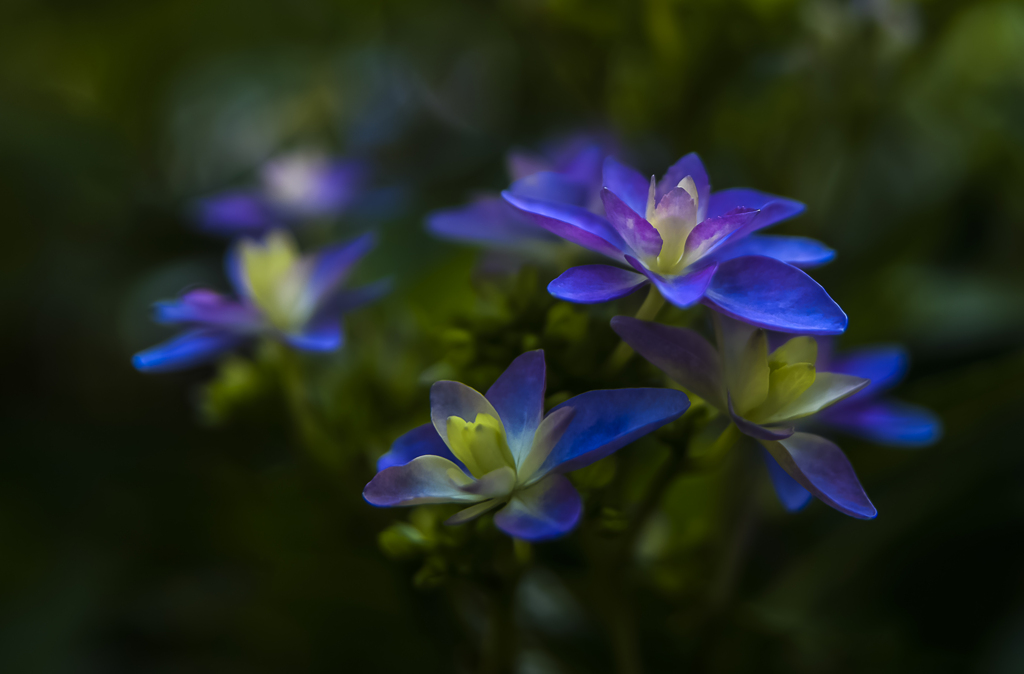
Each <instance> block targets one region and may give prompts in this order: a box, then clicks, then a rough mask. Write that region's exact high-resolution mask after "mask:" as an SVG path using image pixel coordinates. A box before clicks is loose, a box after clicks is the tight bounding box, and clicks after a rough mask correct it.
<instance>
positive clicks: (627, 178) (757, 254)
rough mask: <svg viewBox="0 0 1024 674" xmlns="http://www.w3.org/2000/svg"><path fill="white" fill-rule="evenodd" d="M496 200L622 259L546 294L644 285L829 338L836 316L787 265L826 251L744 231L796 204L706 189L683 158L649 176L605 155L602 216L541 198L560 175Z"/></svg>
mask: <svg viewBox="0 0 1024 674" xmlns="http://www.w3.org/2000/svg"><path fill="white" fill-rule="evenodd" d="M530 181H531V184H532V192H531V193H529V194H526V193H524V192H523V191H522V190H520V189H519V187H518V185H514V186H513V187H512V189H510V190H508V191H506V192H503V193H502V196H504V198H505V200H506V201H507V202H509V203H510V204H512V205H513V206H515V207H516V208H518V209H519V210H520V211H521V212H523V213H524V214H526V215H528V216H529V217H531V218H532V219H533V220H534V221H535V222H536V223H537V224H539V225H541V226H542V227H544V228H546V229H548V230H549V231H551V232H553V233H555V234H557V235H559V236H561V237H563V238H566V239H568V240H570V241H573V242H575V243H578V244H580V245H581V246H584V247H586V248H589V249H590V250H593V251H596V252H598V253H602V254H604V255H607V256H608V257H610V258H612V259H614V260H616V261H619V262H623V263H628V264H629V265H630V266H631V267H633V269H634V270H635V271H630V270H627V269H622V268H620V267H612V266H608V265H600V264H598V265H585V266H581V267H574V268H572V269H569V270H568V271H566V272H565V273H564V274H562V275H561V276H559V277H558V278H557V279H555V280H554V281H552V282H551V284H550V285H549V286H548V290H549V291H550V292H551V294H552V295H554V296H555V297H558V298H559V299H563V300H566V301H569V302H578V303H583V304H589V303H596V302H605V301H607V300H612V299H616V298H619V297H623V296H625V295H628V294H630V293H632V292H633V291H635V290H637V289H639V288H641V287H644V286H646V285H648V284H651V283H653V284H654V286H655V287H656V288H657V289H658V291H659V292H660V293H661V295H663V296H664V297H665V299H667V300H668V301H669V302H671V303H672V304H674V305H676V306H678V307H681V308H687V307H690V306H693V305H694V304H696V303H697V302H703V303H705V304H707V305H709V306H711V307H712V308H714V309H715V310H716V311H718V312H720V313H723V314H725V315H727V316H732V317H734V318H737V319H740V320H743V321H746V322H748V323H751V324H753V325H756V326H758V327H763V328H767V329H771V330H777V331H780V332H796V333H802V334H838V333H841V332H843V330H845V329H846V323H847V318H846V314H844V313H843V311H842V310H841V309H840V308H839V306H838V305H836V303H835V302H834V301H832V298H831V297H829V296H828V294H827V293H826V292H825V290H824V289H822V287H821V286H820V285H818V284H817V283H816V282H815V281H814V280H813V279H812V278H811V277H810V276H808V275H807V274H805V273H804V272H803V271H801V270H800V269H797V267H796V266H794V265H797V266H803V267H810V266H814V265H818V264H823V263H825V262H828V261H829V260H831V259H832V257H833V256H834V252H833V251H832V250H831V249H829V248H827V247H825V246H824V245H822V244H821V243H819V242H817V241H814V240H812V239H806V238H802V237H792V236H771V237H770V236H761V235H753V233H754V232H756V231H758V230H760V229H762V228H764V227H767V226H769V225H773V224H775V223H777V222H779V221H780V220H784V219H786V218H789V217H792V216H794V215H797V214H798V213H801V212H802V211H803V210H804V206H803V204H801V203H799V202H797V201H793V200H792V199H785V198H782V197H777V196H773V195H770V194H765V193H764V192H758V191H756V190H751V189H742V188H738V189H728V190H722V191H719V192H714V193H712V192H711V186H710V183H709V182H708V177H707V173H706V171H705V170H704V165H703V164H702V163H701V161H700V158H699V157H698V156H697V155H696V154H688V155H686V156H685V157H683V158H682V159H680V160H679V161H678V162H676V163H675V164H674V165H673V166H672V167H670V168H669V170H668V172H666V174H665V176H664V177H663V178H662V179H661V181H659V182H655V180H654V177H653V176H652V177H651V179H650V181H647V180H644V178H643V177H642V176H641V175H640V174H639V173H638V172H637V171H636V170H634V169H632V168H630V167H628V166H625V165H623V164H620V163H619V162H618V161H616V160H615V159H614V158H613V157H608V158H607V159H606V160H605V162H604V166H603V183H604V188H603V189H602V190H601V200H602V202H603V205H604V213H605V217H602V216H600V215H597V214H595V213H594V212H592V211H590V210H587V209H585V208H581V207H580V206H578V205H576V204H572V203H567V202H565V201H560V200H557V199H552V198H547V197H545V196H544V194H545V192H547V193H553V194H557V192H558V188H559V187H560V185H561V184H562V183H564V180H563V179H562V178H561V177H560V176H558V174H555V173H540V174H536V175H534V176H531V178H530Z"/></svg>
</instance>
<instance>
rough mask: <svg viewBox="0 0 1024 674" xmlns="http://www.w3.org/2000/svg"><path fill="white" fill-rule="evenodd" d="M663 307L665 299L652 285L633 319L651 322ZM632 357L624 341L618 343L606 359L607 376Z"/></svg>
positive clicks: (631, 350)
mask: <svg viewBox="0 0 1024 674" xmlns="http://www.w3.org/2000/svg"><path fill="white" fill-rule="evenodd" d="M663 306H665V298H664V297H663V296H662V294H661V293H660V292H658V288H657V287H656V286H655V285H654V284H653V283H652V284H651V289H650V291H649V292H648V293H647V299H645V300H644V303H643V304H642V305H640V308H639V309H638V310H637V312H636V316H635V318H638V319H640V320H642V321H653V320H654V319H655V317H656V316H657V315H658V312H659V311H661V308H662V307H663ZM632 357H633V348H632V347H631V346H630V345H629V344H626V342H624V341H623V342H619V345H618V346H617V347H616V348H615V351H613V352H612V355H611V357H610V358H609V359H608V364H607V366H606V368H605V369H606V370H607V371H608V373H609V374H614V373H616V372H618V371H619V370H621V369H622V368H623V366H625V365H626V363H628V362H629V359H630V358H632Z"/></svg>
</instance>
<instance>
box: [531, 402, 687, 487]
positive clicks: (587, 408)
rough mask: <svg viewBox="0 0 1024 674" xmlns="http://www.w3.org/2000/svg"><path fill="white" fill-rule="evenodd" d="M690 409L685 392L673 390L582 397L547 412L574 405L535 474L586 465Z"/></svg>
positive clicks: (561, 470)
mask: <svg viewBox="0 0 1024 674" xmlns="http://www.w3.org/2000/svg"><path fill="white" fill-rule="evenodd" d="M689 406H690V400H689V398H687V397H686V394H685V393H683V392H682V391H675V390H672V389H663V388H625V389H614V390H599V391H588V392H587V393H581V394H580V395H578V396H576V397H575V398H570V399H569V400H567V401H565V402H564V403H562V404H561V405H558V406H556V407H555V408H554V409H552V410H551V411H552V412H554V411H555V410H557V409H561V408H562V407H572V408H573V409H574V410H575V412H576V413H575V415H574V416H573V420H572V423H571V424H570V425H569V428H568V429H566V431H565V434H564V435H563V436H562V439H561V440H559V442H558V444H557V445H555V448H554V449H553V450H552V451H551V454H550V455H548V458H547V460H546V461H545V462H544V465H543V466H541V469H540V471H539V472H540V473H546V472H549V471H552V470H557V471H558V472H560V473H566V472H569V471H571V470H576V469H578V468H583V467H584V466H587V465H590V464H591V463H593V462H595V461H597V460H599V459H603V458H604V457H606V456H608V455H609V454H611V453H613V452H615V451H616V450H618V449H620V448H622V447H624V446H626V445H628V444H629V443H631V442H633V441H634V440H636V439H638V438H641V437H643V436H645V435H647V434H648V433H650V432H651V431H654V430H657V429H658V428H661V427H662V426H664V425H665V424H667V423H669V422H670V421H672V420H674V419H677V418H678V417H679V416H680V415H682V414H683V412H685V411H686V409H687V408H688V407H689Z"/></svg>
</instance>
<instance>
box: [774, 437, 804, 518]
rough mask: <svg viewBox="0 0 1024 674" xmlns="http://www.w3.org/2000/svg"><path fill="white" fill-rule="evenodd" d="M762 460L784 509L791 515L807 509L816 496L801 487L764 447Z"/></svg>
mask: <svg viewBox="0 0 1024 674" xmlns="http://www.w3.org/2000/svg"><path fill="white" fill-rule="evenodd" d="M761 458H763V459H764V465H765V467H766V468H767V469H768V477H770V478H771V480H772V486H773V487H775V495H776V496H778V497H779V502H780V503H781V504H782V507H783V508H785V509H786V510H788V511H789V512H791V513H795V512H798V511H800V510H803V509H804V508H806V507H807V504H808V503H810V502H811V499H812V498H813V497H814V495H813V494H811V492H809V491H807V490H806V489H804V488H803V487H801V486H800V483H799V482H797V481H796V480H794V479H793V478H791V477H790V476H789V473H787V472H786V471H785V470H783V469H782V466H780V465H779V462H778V461H776V460H775V459H773V458H772V455H771V454H769V453H768V450H766V449H765V448H763V447H762V448H761Z"/></svg>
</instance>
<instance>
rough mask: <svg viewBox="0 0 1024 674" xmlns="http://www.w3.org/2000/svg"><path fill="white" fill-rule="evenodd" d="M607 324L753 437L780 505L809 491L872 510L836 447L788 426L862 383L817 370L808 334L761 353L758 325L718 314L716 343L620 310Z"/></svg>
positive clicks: (848, 508) (839, 504)
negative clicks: (763, 450) (632, 316)
mask: <svg viewBox="0 0 1024 674" xmlns="http://www.w3.org/2000/svg"><path fill="white" fill-rule="evenodd" d="M612 328H613V329H614V330H615V331H616V332H617V333H618V334H619V336H620V337H622V339H623V340H625V342H626V343H627V344H629V345H630V346H631V347H633V348H634V349H635V350H636V351H637V353H639V354H640V355H642V356H643V357H644V358H646V359H647V360H648V361H650V362H651V363H652V364H653V365H655V366H656V367H658V368H659V369H660V370H662V371H663V372H664V373H665V374H667V375H668V376H669V377H670V378H671V379H673V380H674V381H676V382H677V383H679V384H680V385H682V386H683V387H684V388H685V389H687V390H688V391H691V392H692V393H694V394H696V395H698V396H700V397H701V398H702V399H704V401H705V402H707V404H708V405H710V406H712V407H714V408H716V409H718V410H719V411H721V412H723V413H725V414H728V415H729V418H730V419H731V420H732V422H733V423H734V424H735V425H736V428H738V429H739V431H740V432H741V433H743V434H745V435H748V436H750V437H752V438H754V439H756V440H757V441H758V442H760V443H761V446H762V447H763V448H764V449H765V450H766V451H765V452H763V455H764V460H765V463H766V465H767V466H768V471H769V474H770V475H771V478H772V483H773V484H774V485H775V490H776V493H778V495H779V499H780V500H781V501H782V502H783V505H785V506H786V507H787V508H789V509H794V506H797V505H798V507H802V506H803V505H804V504H806V502H807V500H808V499H809V498H810V496H809V495H810V494H813V495H814V496H816V497H818V498H819V499H821V500H822V501H824V502H825V503H827V504H828V505H830V506H832V507H833V508H835V509H836V510H839V511H840V512H842V513H846V514H847V515H851V516H853V517H857V518H861V519H873V518H874V517H875V516H876V515H877V514H878V513H877V511H876V510H875V507H874V506H873V505H872V504H871V501H870V500H869V499H868V497H867V494H865V493H864V488H863V487H862V486H861V484H860V481H859V480H858V479H857V475H856V473H854V471H853V466H851V465H850V462H849V460H848V459H847V458H846V455H844V454H843V452H842V450H841V449H839V447H838V446H837V445H835V444H834V443H833V442H831V441H829V440H827V439H825V438H823V437H821V436H818V435H814V434H812V433H806V432H800V431H797V430H796V426H797V424H798V423H804V420H806V419H808V418H809V417H811V416H812V415H814V414H815V413H817V412H819V411H821V410H823V409H825V408H826V407H828V406H830V405H832V404H834V403H837V402H839V401H840V400H842V399H843V398H846V397H848V396H852V395H853V394H855V393H856V392H857V391H860V390H862V389H864V388H865V387H866V386H867V385H868V383H869V382H868V380H867V379H863V378H861V377H857V376H853V375H849V374H843V373H837V372H821V371H818V370H817V369H816V368H815V365H814V363H815V362H816V359H817V343H816V342H815V340H814V338H812V337H807V336H802V337H794V338H792V339H790V340H789V341H787V342H786V343H785V344H783V345H782V346H780V347H779V348H777V349H775V350H774V351H772V352H771V353H769V351H768V339H767V335H766V334H765V332H764V330H761V329H758V328H756V327H754V326H751V325H748V324H746V323H741V322H740V321H735V320H732V319H730V318H727V317H724V316H716V332H717V334H718V343H719V348H718V349H717V350H716V349H715V348H714V347H713V346H711V344H709V343H708V342H707V341H706V340H705V339H704V338H703V337H701V336H700V335H699V334H698V333H697V332H694V331H693V330H690V329H687V328H676V327H671V326H667V325H663V324H660V323H652V322H648V321H641V320H637V319H635V318H630V317H628V316H616V317H615V318H613V319H612Z"/></svg>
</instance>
